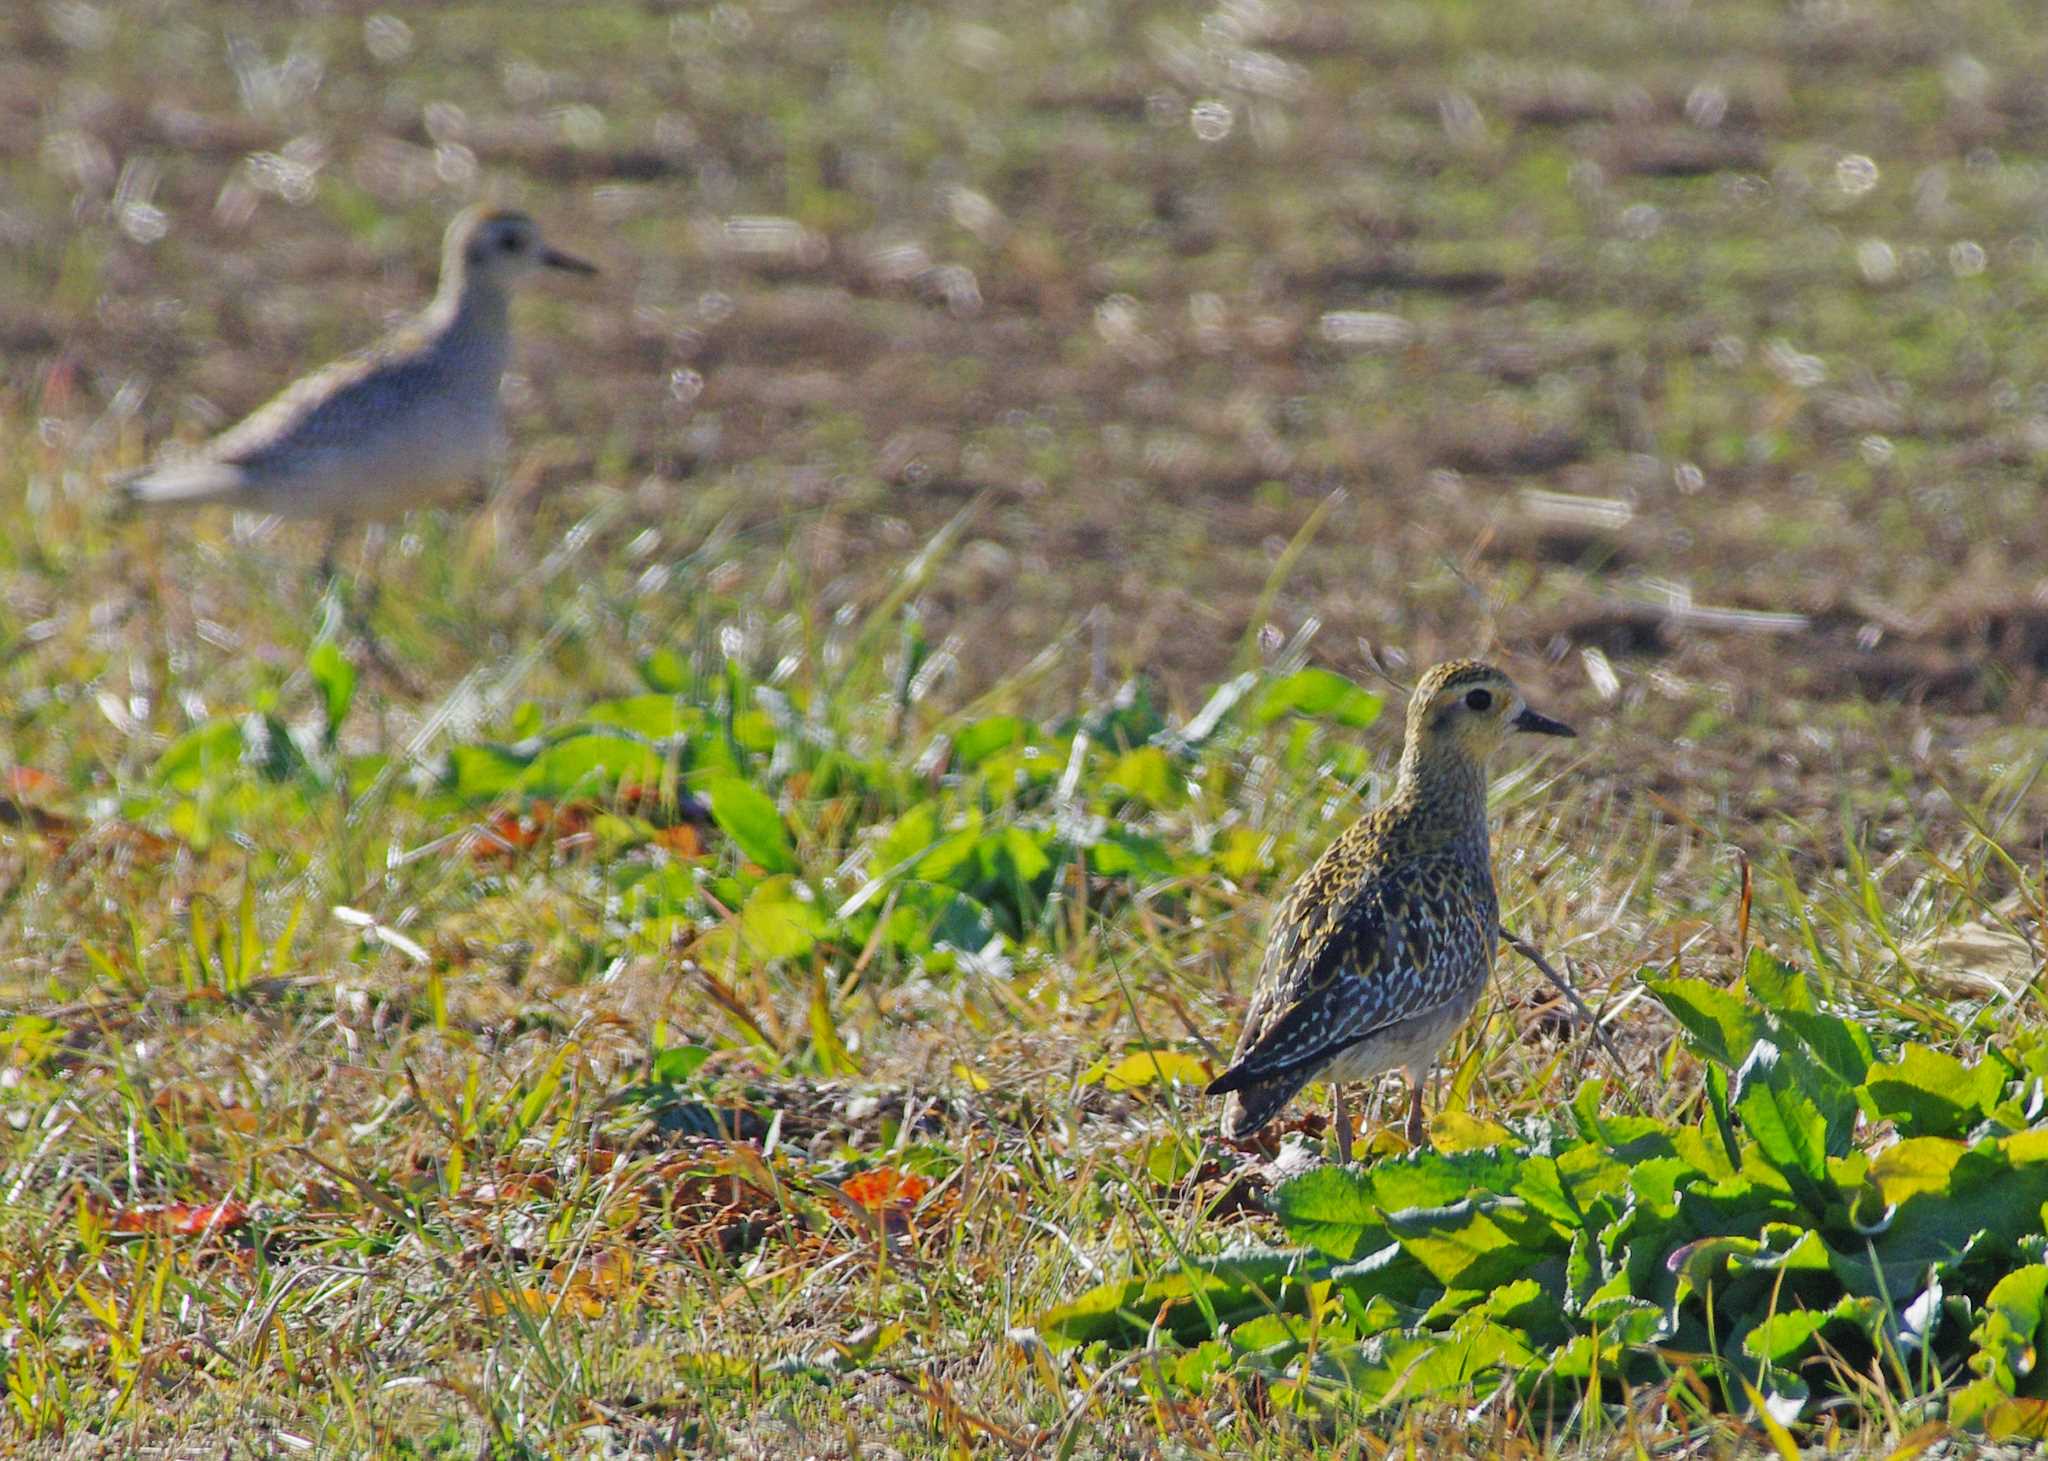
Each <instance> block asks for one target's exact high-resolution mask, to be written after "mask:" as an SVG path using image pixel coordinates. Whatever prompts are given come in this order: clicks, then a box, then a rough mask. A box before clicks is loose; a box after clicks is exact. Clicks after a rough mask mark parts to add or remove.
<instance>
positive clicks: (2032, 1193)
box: [1833, 1132, 2048, 1303]
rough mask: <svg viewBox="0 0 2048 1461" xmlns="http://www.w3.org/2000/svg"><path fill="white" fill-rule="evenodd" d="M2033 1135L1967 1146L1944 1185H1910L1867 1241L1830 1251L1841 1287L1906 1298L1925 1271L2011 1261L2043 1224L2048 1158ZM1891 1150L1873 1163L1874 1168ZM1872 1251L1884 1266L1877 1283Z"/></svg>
mask: <svg viewBox="0 0 2048 1461" xmlns="http://www.w3.org/2000/svg"><path fill="white" fill-rule="evenodd" d="M2035 1135H2036V1134H2035V1133H2032V1132H2023V1133H2021V1134H2019V1135H2017V1136H2011V1137H2004V1138H1999V1139H1995V1140H1985V1141H1980V1142H1978V1143H1977V1144H1976V1145H1975V1146H1972V1147H1968V1148H1965V1149H1964V1150H1963V1151H1962V1153H1961V1155H1960V1156H1958V1157H1957V1158H1956V1161H1955V1164H1954V1166H1953V1168H1952V1169H1951V1170H1950V1172H1949V1175H1948V1180H1947V1182H1946V1183H1945V1184H1944V1185H1943V1186H1941V1187H1940V1188H1938V1189H1934V1190H1926V1189H1923V1190H1918V1191H1914V1192H1913V1193H1911V1194H1910V1195H1908V1196H1907V1197H1905V1198H1904V1200H1903V1201H1901V1202H1900V1203H1899V1204H1898V1206H1897V1207H1896V1208H1894V1209H1892V1211H1891V1212H1890V1213H1889V1214H1888V1219H1889V1220H1888V1221H1887V1222H1886V1223H1884V1225H1883V1227H1882V1230H1881V1231H1880V1232H1878V1233H1877V1234H1876V1235H1875V1236H1874V1237H1872V1238H1871V1239H1869V1241H1868V1245H1867V1247H1865V1248H1863V1249H1862V1250H1860V1251H1857V1250H1852V1251H1848V1252H1837V1253H1836V1254H1835V1255H1834V1261H1833V1267H1834V1271H1835V1274H1836V1277H1837V1278H1839V1279H1840V1280H1841V1282H1842V1286H1843V1288H1844V1289H1846V1290H1847V1291H1848V1292H1850V1293H1854V1294H1867V1295H1873V1296H1883V1295H1890V1296H1891V1298H1892V1299H1893V1301H1894V1302H1900V1303H1903V1302H1904V1301H1905V1297H1906V1296H1907V1295H1909V1294H1917V1293H1919V1292H1920V1291H1921V1290H1922V1289H1924V1288H1925V1287H1926V1286H1927V1283H1928V1281H1929V1279H1930V1277H1932V1278H1944V1277H1946V1275H1948V1274H1950V1273H1954V1272H1957V1271H1958V1269H1959V1267H1961V1266H1962V1265H1964V1264H1965V1263H1977V1262H1986V1263H1996V1264H1998V1265H1999V1266H2000V1267H2006V1266H2009V1265H2011V1263H2012V1259H2013V1255H2014V1253H2015V1252H2016V1251H2017V1249H2018V1247H2019V1245H2020V1244H2021V1242H2022V1240H2024V1239H2025V1238H2027V1237H2028V1236H2030V1235H2032V1234H2037V1233H2039V1232H2040V1231H2041V1210H2042V1205H2043V1203H2048V1162H2044V1161H2041V1160H2038V1159H2037V1156H2038V1149H2039V1143H2038V1141H2035V1140H2033V1138H2034V1137H2035ZM2043 1135H2048V1133H2043ZM1908 1144H1909V1143H1905V1142H1902V1143H1900V1146H1906V1145H1908ZM1951 1145H1952V1144H1951ZM1893 1150H1897V1148H1894V1149H1893ZM1890 1155H1891V1153H1890V1152H1887V1153H1884V1154H1883V1155H1882V1156H1880V1157H1879V1158H1878V1160H1877V1161H1876V1162H1873V1163H1872V1164H1871V1165H1872V1168H1873V1171H1874V1172H1875V1171H1877V1170H1878V1169H1879V1168H1880V1165H1881V1164H1882V1163H1883V1162H1884V1161H1885V1159H1886V1158H1888V1157H1889V1156H1890ZM1873 1258H1874V1259H1875V1261H1876V1263H1877V1265H1879V1266H1880V1267H1881V1269H1882V1284H1881V1285H1880V1282H1879V1274H1878V1273H1875V1272H1873V1270H1872V1265H1871V1260H1872V1259H1873Z"/></svg>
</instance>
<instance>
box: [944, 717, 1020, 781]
mask: <svg viewBox="0 0 2048 1461" xmlns="http://www.w3.org/2000/svg"><path fill="white" fill-rule="evenodd" d="M1037 735H1038V727H1037V726H1035V725H1033V724H1032V723H1031V722H1030V721H1028V720H1026V719H1024V717H1023V716H1021V715H991V716H989V717H988V718H987V719H985V720H977V721H975V722H974V724H972V725H970V726H967V727H965V728H963V729H962V730H961V732H960V733H959V734H958V735H956V736H954V737H953V764H954V765H955V766H958V767H959V768H961V769H962V770H963V771H971V770H973V769H974V768H975V767H976V766H979V765H980V764H981V763H982V762H984V761H986V760H987V759H988V758H989V757H991V756H993V755H995V754H996V753H997V752H998V751H1010V750H1016V749H1018V748H1020V747H1023V746H1027V745H1029V744H1030V743H1031V742H1032V741H1033V740H1034V739H1036V737H1037Z"/></svg>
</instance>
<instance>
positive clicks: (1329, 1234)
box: [1266, 1166, 1388, 1263]
mask: <svg viewBox="0 0 2048 1461" xmlns="http://www.w3.org/2000/svg"><path fill="white" fill-rule="evenodd" d="M1266 1201H1267V1206H1268V1207H1270V1208H1271V1209H1272V1211H1273V1215H1274V1216H1275V1217H1277V1218H1279V1219H1280V1226H1281V1227H1282V1228H1284V1229H1285V1230H1286V1232H1287V1236H1288V1239H1289V1240H1290V1241H1291V1242H1295V1243H1305V1244H1307V1245H1308V1246H1309V1247H1311V1248H1313V1249H1315V1250H1316V1251H1317V1252H1318V1253H1322V1254H1325V1255H1327V1256H1329V1257H1331V1258H1334V1259H1336V1260H1337V1261H1338V1262H1340V1263H1341V1262H1349V1261H1350V1260H1352V1259H1354V1258H1357V1257H1360V1256H1361V1255H1363V1254H1365V1253H1368V1252H1371V1251H1373V1250H1375V1249H1378V1248H1381V1247H1383V1246H1385V1245H1386V1243H1387V1241H1388V1238H1387V1226H1386V1223H1385V1221H1384V1220H1383V1219H1382V1218H1381V1216H1380V1211H1379V1205H1378V1204H1377V1202H1375V1200H1374V1197H1373V1179H1372V1175H1371V1174H1370V1173H1369V1172H1365V1171H1361V1170H1359V1169H1357V1168H1354V1167H1338V1166H1321V1167H1312V1168H1310V1169H1309V1170H1308V1171H1306V1172H1303V1173H1302V1174H1301V1175H1300V1176H1298V1177H1290V1178H1288V1179H1287V1180H1286V1181H1285V1182H1282V1183H1281V1184H1280V1185H1279V1186H1277V1187H1275V1188H1274V1189H1273V1191H1272V1193H1271V1194H1270V1195H1269V1196H1268V1198H1267V1200H1266Z"/></svg>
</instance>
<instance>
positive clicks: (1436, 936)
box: [1209, 660, 1577, 1162]
mask: <svg viewBox="0 0 2048 1461" xmlns="http://www.w3.org/2000/svg"><path fill="white" fill-rule="evenodd" d="M1510 731H1531V732H1534V733H1535V734H1537V735H1546V736H1569V735H1575V734H1577V732H1575V731H1574V730H1572V728H1571V727H1570V726H1568V725H1565V724H1563V723H1562V722H1561V721H1555V720H1552V719H1550V718H1549V717H1548V716H1545V715H1538V714H1537V713H1536V712H1535V711H1533V710H1531V709H1530V708H1529V707H1528V704H1527V703H1526V702H1525V701H1524V700H1523V699H1522V697H1521V695H1520V693H1518V692H1517V691H1516V689H1515V686H1514V682H1513V681H1512V680H1510V679H1509V678H1508V677H1507V676H1506V675H1504V674H1502V673H1501V672H1500V671H1499V670H1497V669H1495V668H1493V666H1491V665H1485V664H1480V663H1478V662H1477V661H1475V660H1453V661H1451V662H1450V663H1448V664H1441V665H1438V666H1437V667H1436V668H1435V669H1433V670H1431V671H1430V672H1429V673H1428V674H1426V675H1424V676H1423V677H1422V682H1421V683H1420V684H1419V685H1417V686H1416V687H1415V693H1414V695H1413V696H1412V697H1411V698H1410V700H1409V702H1408V737H1407V742H1406V744H1405V746H1404V748H1403V750H1402V752H1401V767H1400V774H1399V777H1398V779H1397V780H1396V782H1395V785H1394V790H1393V794H1392V795H1391V796H1389V797H1388V798H1387V800H1386V801H1385V803H1383V804H1382V805H1381V806H1379V807H1377V808H1376V809H1374V810H1373V811H1372V812H1370V813H1368V814H1367V815H1366V816H1365V817H1363V818H1361V819H1360V820H1359V821H1358V822H1356V823H1355V824H1353V825H1352V826H1351V827H1350V828H1349V829H1348V830H1347V831H1345V832H1344V834H1343V835H1342V836H1340V837H1338V839H1337V840H1336V841H1335V842H1333V843H1331V844H1330V846H1329V848H1328V849H1327V850H1326V851H1325V852H1324V853H1323V855H1322V856H1321V857H1320V858H1318V859H1317V860H1316V862H1315V865H1314V866H1313V867H1311V868H1310V869H1309V870H1308V872H1307V873H1305V874H1304V875H1303V876H1302V878H1301V879H1300V881H1298V882H1297V883H1295V885H1294V888H1293V890H1292V891H1291V892H1289V893H1288V895H1287V900H1286V901H1285V902H1284V903H1282V904H1281V906H1280V912H1279V914H1278V915H1277V916H1276V917H1275V918H1274V920H1273V927H1272V930H1271V932H1270V933H1269V935H1268V937H1267V943H1266V958H1265V963H1264V964H1263V966H1262V967H1261V968H1260V970H1259V981H1258V985H1257V987H1256V988H1255V989H1254V990H1253V992H1252V1002H1251V1008H1250V1009H1249V1010H1247V1011H1246V1012H1245V1021H1244V1033H1243V1034H1242V1035H1241V1036H1240V1037H1239V1038H1238V1042H1237V1051H1236V1053H1235V1054H1234V1055H1233V1056H1232V1057H1231V1064H1230V1069H1228V1070H1226V1071H1224V1072H1223V1074H1222V1075H1220V1076H1218V1077H1217V1078H1216V1079H1215V1080H1214V1081H1213V1082H1211V1084H1210V1086H1209V1091H1210V1093H1211V1094H1212V1095H1223V1096H1228V1098H1229V1099H1228V1100H1226V1101H1225V1102H1224V1106H1223V1134H1224V1136H1226V1137H1228V1138H1229V1139H1231V1140H1233V1141H1235V1140H1238V1139H1240V1138H1242V1137H1246V1136H1249V1135H1250V1134H1251V1133H1253V1132H1255V1131H1257V1130H1258V1129H1259V1128H1260V1127H1261V1126H1264V1125H1265V1124H1266V1123H1267V1122H1268V1121H1270V1120H1272V1119H1273V1117H1274V1115H1275V1114H1276V1113H1277V1112H1278V1111H1279V1110H1280V1108H1281V1107H1282V1106H1285V1105H1286V1104H1287V1103H1288V1101H1290V1100H1291V1099H1293V1097H1294V1095H1295V1094H1296V1093H1297V1092H1298V1091H1300V1090H1301V1088H1302V1087H1303V1086H1305V1085H1307V1084H1308V1083H1309V1082H1310V1081H1312V1080H1315V1079H1318V1078H1320V1079H1322V1080H1323V1081H1325V1082H1327V1083H1328V1084H1329V1086H1330V1096H1331V1104H1332V1112H1333V1114H1334V1116H1335V1117H1336V1123H1337V1153H1338V1157H1339V1159H1340V1160H1342V1161H1345V1162H1348V1161H1350V1160H1351V1120H1350V1116H1349V1114H1348V1113H1347V1112H1346V1111H1345V1109H1344V1092H1343V1084H1342V1083H1343V1082H1345V1081H1356V1080H1368V1079H1371V1078H1372V1077H1374V1076H1378V1075H1382V1074H1384V1073H1385V1072H1387V1071H1390V1070H1395V1069H1404V1070H1405V1071H1406V1074H1407V1078H1408V1092H1409V1103H1408V1140H1409V1141H1410V1142H1411V1143H1412V1144H1414V1145H1417V1146H1419V1145H1421V1144H1422V1140H1423V1128H1422V1080H1423V1077H1424V1076H1426V1075H1427V1074H1428V1072H1429V1067H1430V1064H1431V1062H1432V1061H1434V1060H1435V1059H1436V1055H1437V1052H1438V1051H1439V1050H1441V1049H1442V1048H1443V1046H1444V1043H1445V1042H1446V1041H1448V1040H1449V1039H1450V1038H1451V1036H1452V1035H1453V1034H1455V1033H1456V1032H1457V1029H1458V1027H1459V1026H1460V1025H1462V1024H1464V1022H1465V1019H1466V1017H1467V1016H1469V1015H1470V1014H1471V1013H1472V1008H1473V1006H1474V1005H1476V1004H1478V1002H1479V995H1480V992H1481V991H1482V990H1484V989H1485V987H1486V979H1487V976H1488V975H1489V974H1490V973H1491V972H1492V971H1493V955H1494V947H1495V945H1496V943H1497V942H1498V941H1499V937H1500V904H1499V901H1498V899H1497V897H1496V895H1495V893H1494V889H1493V863H1492V854H1491V850H1490V849H1489V847H1488V843H1487V831H1486V763H1487V758H1488V757H1489V756H1490V755H1491V754H1492V753H1493V751H1494V750H1495V749H1496V748H1497V747H1498V746H1499V745H1500V743H1501V741H1502V740H1503V739H1504V738H1505V737H1506V736H1507V734H1508V733H1509V732H1510Z"/></svg>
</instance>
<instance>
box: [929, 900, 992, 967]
mask: <svg viewBox="0 0 2048 1461" xmlns="http://www.w3.org/2000/svg"><path fill="white" fill-rule="evenodd" d="M929 938H930V945H931V947H932V948H934V949H940V948H948V949H958V950H960V951H961V952H963V953H969V954H978V953H980V952H981V951H982V950H983V949H985V948H987V947H988V946H989V945H990V944H991V943H993V942H994V941H995V939H996V926H995V920H994V918H993V917H991V916H990V914H989V911H988V909H986V908H984V907H983V906H982V905H981V904H979V903H977V902H975V901H974V899H972V898H970V897H968V896H967V895H966V894H965V893H954V894H952V896H950V897H948V898H947V899H946V900H945V902H944V903H943V904H942V905H941V906H940V908H939V911H938V914H937V916H935V917H934V918H933V919H932V921H931V927H930V934H929Z"/></svg>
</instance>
